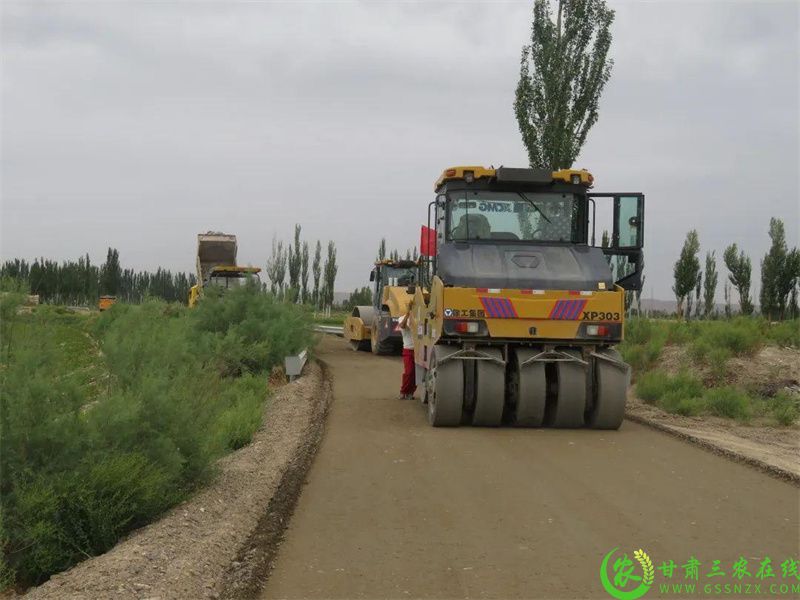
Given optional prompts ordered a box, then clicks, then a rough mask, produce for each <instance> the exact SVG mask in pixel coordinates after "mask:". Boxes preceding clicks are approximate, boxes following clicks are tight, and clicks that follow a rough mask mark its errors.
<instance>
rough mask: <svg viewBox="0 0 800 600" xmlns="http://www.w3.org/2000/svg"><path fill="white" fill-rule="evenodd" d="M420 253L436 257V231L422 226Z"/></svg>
mask: <svg viewBox="0 0 800 600" xmlns="http://www.w3.org/2000/svg"><path fill="white" fill-rule="evenodd" d="M419 252H420V254H422V256H436V230H435V229H431V228H430V227H426V226H425V225H423V226H422V231H421V232H420V240H419Z"/></svg>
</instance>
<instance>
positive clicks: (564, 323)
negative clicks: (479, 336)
mask: <svg viewBox="0 0 800 600" xmlns="http://www.w3.org/2000/svg"><path fill="white" fill-rule="evenodd" d="M624 317H625V290H623V289H622V288H620V287H618V286H617V287H616V289H614V290H611V291H603V290H598V291H585V290H584V291H578V290H572V291H571V290H521V289H489V288H461V287H445V286H444V284H443V283H442V280H441V279H439V278H438V277H434V278H433V283H432V285H431V291H430V293H427V292H425V291H424V290H422V289H420V290H418V291H417V293H416V295H415V297H414V302H413V308H412V327H413V328H414V333H415V340H416V341H415V352H414V356H415V361H416V363H417V364H419V365H421V366H424V367H426V368H427V367H428V363H429V359H430V356H431V348H432V347H433V346H434V345H435V344H437V343H438V342H439V341H440V339H441V338H442V336H443V335H445V336H446V337H447V335H446V334H445V332H444V329H445V322H477V323H479V324H485V330H483V329H482V330H481V332H484V331H485V333H486V334H488V337H489V338H493V339H496V340H498V341H513V342H515V343H528V344H543V343H548V344H556V343H558V344H562V345H571V344H587V343H589V344H591V343H597V340H592V339H591V338H586V337H581V336H580V335H579V330H580V329H581V327H582V325H583V326H584V327H585V326H586V325H589V324H591V325H598V326H612V327H613V326H618V327H620V328H621V327H622V323H623V321H624ZM458 337H460V338H461V339H462V340H465V339H468V338H467V337H466V335H465V334H461V335H460V336H458Z"/></svg>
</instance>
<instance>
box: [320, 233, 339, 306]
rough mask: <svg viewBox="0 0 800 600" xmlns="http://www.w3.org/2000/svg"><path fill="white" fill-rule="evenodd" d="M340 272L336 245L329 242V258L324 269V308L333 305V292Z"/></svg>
mask: <svg viewBox="0 0 800 600" xmlns="http://www.w3.org/2000/svg"><path fill="white" fill-rule="evenodd" d="M338 270H339V268H338V266H337V265H336V245H335V244H334V243H333V242H332V241H331V242H328V256H327V258H326V259H325V268H324V269H323V284H322V290H323V302H322V305H323V306H332V305H333V291H334V285H335V284H336V272H337V271H338Z"/></svg>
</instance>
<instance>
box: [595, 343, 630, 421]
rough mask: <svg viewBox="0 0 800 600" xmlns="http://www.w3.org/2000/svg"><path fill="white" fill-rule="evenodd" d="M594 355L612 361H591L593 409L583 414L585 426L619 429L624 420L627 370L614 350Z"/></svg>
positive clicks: (627, 381)
mask: <svg viewBox="0 0 800 600" xmlns="http://www.w3.org/2000/svg"><path fill="white" fill-rule="evenodd" d="M597 354H600V355H603V356H606V357H608V358H609V359H611V360H612V361H614V362H613V363H612V362H609V361H608V360H604V359H603V358H595V359H594V374H595V385H594V406H592V409H591V411H589V412H588V413H587V415H586V417H587V418H586V424H587V425H588V426H589V427H592V428H593V429H619V427H620V425H622V419H623V418H624V417H625V400H626V395H627V390H628V383H629V381H630V367H629V366H628V365H626V364H625V363H623V362H622V357H621V356H620V354H619V352H617V351H616V350H611V349H604V350H598V351H597ZM615 363H616V364H615Z"/></svg>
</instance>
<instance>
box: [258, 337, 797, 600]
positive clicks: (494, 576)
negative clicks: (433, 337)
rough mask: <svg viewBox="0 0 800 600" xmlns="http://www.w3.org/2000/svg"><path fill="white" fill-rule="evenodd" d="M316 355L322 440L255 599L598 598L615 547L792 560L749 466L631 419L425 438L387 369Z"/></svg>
mask: <svg viewBox="0 0 800 600" xmlns="http://www.w3.org/2000/svg"><path fill="white" fill-rule="evenodd" d="M321 358H322V359H323V360H325V361H326V362H327V363H328V364H329V366H330V370H331V374H332V376H333V378H334V402H333V406H332V409H331V412H330V416H329V421H328V424H327V432H326V437H325V439H324V441H323V443H322V446H321V448H320V451H319V454H318V455H317V457H316V459H315V462H314V465H313V466H312V468H311V471H310V473H309V477H308V482H307V485H306V487H305V488H304V490H303V493H302V495H301V497H300V500H299V503H298V505H297V509H296V511H295V513H294V516H293V517H292V520H291V523H290V525H289V528H288V530H287V532H286V538H285V540H284V542H283V544H282V546H281V548H280V550H279V552H278V557H277V559H276V562H275V565H274V570H273V571H272V574H271V576H270V578H269V580H268V581H267V584H266V586H265V587H264V588H263V590H262V594H263V597H264V598H345V597H347V598H353V597H361V598H378V597H381V598H570V597H572V598H596V597H597V598H601V597H604V596H605V592H604V591H603V590H602V589H601V587H600V584H599V577H598V570H599V565H600V561H601V559H602V556H603V555H604V554H605V553H606V552H608V551H609V550H611V549H612V548H613V547H615V546H619V547H620V548H622V549H624V550H626V551H627V552H628V553H629V554H632V551H633V550H634V549H636V548H640V547H641V548H644V549H645V550H646V551H647V552H648V553H649V554H650V556H651V557H652V558H653V561H654V562H655V564H656V566H658V565H659V564H661V561H662V560H669V559H672V560H674V561H675V562H676V563H677V564H679V565H680V564H683V563H684V562H685V561H686V560H687V559H688V558H689V557H690V556H691V555H693V556H695V557H697V558H698V559H699V560H700V561H701V563H702V564H703V565H704V566H705V564H706V563H708V564H709V565H710V563H711V561H712V560H713V559H717V560H721V561H722V564H723V565H724V564H725V563H727V564H728V565H730V563H732V562H733V561H735V560H736V559H737V558H738V557H739V556H740V555H741V556H744V557H749V558H751V559H753V560H755V559H756V558H759V557H763V556H765V555H769V556H770V557H772V558H773V563H774V564H775V563H779V562H781V561H782V560H783V559H785V558H786V557H788V556H794V557H798V555H800V541H798V539H799V538H798V531H800V529H799V527H800V525H799V523H798V513H799V512H800V510H799V508H800V490H798V488H797V487H795V486H793V485H791V484H789V483H786V482H783V481H780V480H777V479H775V478H772V477H770V476H768V475H766V474H764V473H761V472H759V471H756V470H755V469H753V468H751V467H749V466H746V465H743V464H737V463H736V462H734V461H732V460H730V459H727V458H723V457H720V456H716V455H714V454H712V453H710V452H707V451H705V450H702V449H700V448H698V447H695V446H693V445H691V444H689V443H686V442H683V441H681V440H678V439H675V438H673V437H670V436H669V435H666V434H664V433H661V432H658V431H654V430H652V429H649V428H647V427H644V426H641V425H637V424H635V423H632V422H628V421H626V422H625V423H624V424H623V426H622V428H621V429H620V430H619V431H615V432H609V431H590V430H561V431H557V430H546V429H530V430H519V429H511V428H503V429H477V428H468V427H462V428H458V429H434V428H431V427H429V426H428V424H427V421H426V415H425V411H424V408H423V407H422V406H421V405H420V403H419V402H418V401H402V400H397V399H396V395H397V392H398V387H399V381H400V371H401V368H402V366H401V362H400V360H399V359H397V358H394V357H377V356H373V355H371V354H368V353H363V352H358V353H356V352H352V351H350V350H349V348H348V347H347V346H346V344H345V342H344V341H343V340H339V339H335V338H331V337H328V338H326V339H325V340H324V341H323V343H322V346H321ZM704 566H701V573H703V572H704ZM655 591H656V590H651V594H649V595H648V597H651V596H656V595H657V594H655V593H653V592H655ZM605 597H607V596H605Z"/></svg>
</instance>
